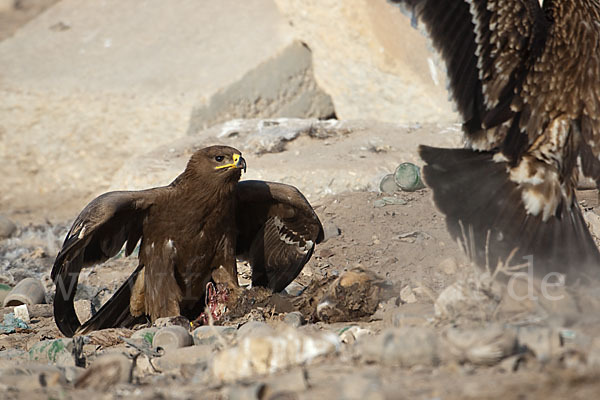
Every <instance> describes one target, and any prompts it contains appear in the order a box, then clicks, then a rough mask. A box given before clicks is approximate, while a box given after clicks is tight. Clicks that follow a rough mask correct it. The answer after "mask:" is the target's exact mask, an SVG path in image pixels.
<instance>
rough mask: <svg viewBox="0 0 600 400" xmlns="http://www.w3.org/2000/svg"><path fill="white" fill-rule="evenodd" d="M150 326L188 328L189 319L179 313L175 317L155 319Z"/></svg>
mask: <svg viewBox="0 0 600 400" xmlns="http://www.w3.org/2000/svg"><path fill="white" fill-rule="evenodd" d="M152 326H155V327H157V328H164V327H166V326H181V327H183V328H186V329H188V328H189V327H190V320H189V319H187V318H186V317H183V316H181V315H179V316H176V317H164V318H158V319H157V320H156V321H154V323H153V324H152Z"/></svg>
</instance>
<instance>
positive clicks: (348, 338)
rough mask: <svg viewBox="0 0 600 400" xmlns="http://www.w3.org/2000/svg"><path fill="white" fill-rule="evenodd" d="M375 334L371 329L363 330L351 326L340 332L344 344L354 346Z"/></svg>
mask: <svg viewBox="0 0 600 400" xmlns="http://www.w3.org/2000/svg"><path fill="white" fill-rule="evenodd" d="M372 334H373V332H371V330H369V329H364V328H361V327H360V326H356V325H354V326H349V327H346V328H344V329H342V330H341V331H340V340H341V342H342V343H346V344H354V343H355V342H356V341H357V340H360V339H361V338H363V337H364V336H367V335H372Z"/></svg>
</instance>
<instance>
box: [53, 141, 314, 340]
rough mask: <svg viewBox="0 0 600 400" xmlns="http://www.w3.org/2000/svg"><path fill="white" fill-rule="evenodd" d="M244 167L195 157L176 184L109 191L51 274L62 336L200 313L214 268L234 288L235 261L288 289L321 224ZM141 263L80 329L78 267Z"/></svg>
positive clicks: (256, 279) (233, 155)
mask: <svg viewBox="0 0 600 400" xmlns="http://www.w3.org/2000/svg"><path fill="white" fill-rule="evenodd" d="M242 169H244V170H245V169H246V162H245V160H244V159H243V158H242V157H241V154H240V152H239V151H237V150H236V149H233V148H231V147H226V146H213V147H208V148H205V149H202V150H199V151H197V152H196V153H195V154H194V155H193V156H192V157H191V159H190V161H189V162H188V165H187V167H186V169H185V171H184V172H183V173H182V174H181V175H179V177H177V178H176V179H175V180H174V181H173V182H172V183H171V184H170V185H168V186H164V187H158V188H153V189H148V190H141V191H122V192H110V193H105V194H103V195H101V196H99V197H97V198H96V199H94V200H93V201H92V202H90V204H88V205H87V206H86V207H85V208H84V209H83V211H82V212H81V213H80V214H79V216H78V217H77V219H76V220H75V222H74V223H73V226H72V227H71V230H70V231H69V233H68V234H67V237H66V239H65V242H64V244H63V247H62V249H61V251H60V252H59V253H58V255H57V257H56V261H55V263H54V267H53V269H52V274H51V276H52V279H53V280H54V282H55V284H56V294H55V297H54V316H55V320H56V324H57V326H58V327H59V329H60V331H61V332H62V333H63V334H65V335H66V336H73V335H74V334H75V333H85V332H89V331H92V330H96V329H102V328H109V327H116V326H129V325H131V324H133V323H134V322H135V321H136V320H137V319H139V318H140V317H142V318H143V317H145V316H148V317H149V318H150V319H151V320H155V319H157V318H160V317H166V316H173V315H185V316H187V317H188V318H194V317H196V316H197V315H198V314H200V312H201V311H202V309H203V307H204V291H205V288H206V285H207V283H208V282H209V281H210V279H211V273H212V271H213V270H214V269H216V268H219V267H220V266H223V267H224V268H225V270H226V271H227V272H228V273H229V274H230V275H231V276H232V277H235V280H236V281H237V271H236V256H240V257H246V258H247V259H248V260H249V261H250V264H251V266H252V268H253V284H255V285H262V286H265V287H268V288H270V289H272V290H274V291H281V290H283V289H284V288H285V287H286V286H287V285H288V284H289V283H290V282H291V281H292V280H293V279H294V278H295V277H296V276H297V275H298V273H299V272H300V270H301V269H302V267H303V266H304V264H306V262H307V261H308V260H309V258H310V256H311V255H312V252H313V249H314V244H315V243H318V242H320V241H321V240H322V239H323V229H322V226H321V223H320V221H319V219H318V217H317V215H316V214H315V213H314V211H313V209H312V208H311V206H310V204H309V203H308V201H307V200H306V199H305V198H304V196H303V195H302V194H301V193H300V192H299V191H298V190H297V189H296V188H294V187H292V186H289V185H284V184H281V183H272V182H263V181H243V182H238V180H239V179H240V176H241V170H242ZM140 240H141V243H140V249H139V256H138V258H139V265H138V267H137V269H136V270H135V271H134V272H133V273H132V275H131V276H130V277H129V278H128V280H127V281H126V282H125V283H124V284H123V285H122V286H121V287H120V288H119V289H118V290H117V292H116V293H115V294H114V295H113V297H112V298H111V299H110V300H109V301H108V302H107V303H106V304H105V305H104V306H103V307H102V308H101V309H100V310H99V311H98V313H96V314H95V315H94V316H93V317H92V318H91V319H90V320H89V321H87V322H86V323H85V324H84V325H83V326H81V323H80V321H79V320H78V318H77V316H76V314H75V310H74V307H73V298H74V296H75V291H76V287H77V279H78V276H79V272H80V271H81V268H83V267H86V266H90V265H93V264H97V263H99V262H102V261H105V260H107V259H109V258H111V257H113V256H115V255H116V254H117V253H118V252H119V251H120V250H121V248H122V247H123V245H125V254H126V255H130V254H131V253H132V252H133V250H134V249H135V247H136V245H137V243H138V242H139V241H140Z"/></svg>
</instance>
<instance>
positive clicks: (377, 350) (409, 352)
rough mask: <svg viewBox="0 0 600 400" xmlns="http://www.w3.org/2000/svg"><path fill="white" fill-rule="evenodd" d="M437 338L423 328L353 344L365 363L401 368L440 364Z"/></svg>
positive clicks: (393, 331) (390, 331) (396, 330)
mask: <svg viewBox="0 0 600 400" xmlns="http://www.w3.org/2000/svg"><path fill="white" fill-rule="evenodd" d="M439 346H440V343H439V340H438V337H437V335H436V333H435V332H434V331H433V330H432V329H427V328H393V329H388V330H386V331H384V332H383V333H381V334H380V335H377V336H369V337H367V338H365V340H361V341H359V342H358V343H357V352H358V354H359V356H360V357H362V358H363V359H364V360H365V361H367V362H378V363H382V364H383V365H386V366H400V367H405V368H410V367H414V366H417V365H422V366H435V365H438V364H439V363H440V357H439V353H438V347H439Z"/></svg>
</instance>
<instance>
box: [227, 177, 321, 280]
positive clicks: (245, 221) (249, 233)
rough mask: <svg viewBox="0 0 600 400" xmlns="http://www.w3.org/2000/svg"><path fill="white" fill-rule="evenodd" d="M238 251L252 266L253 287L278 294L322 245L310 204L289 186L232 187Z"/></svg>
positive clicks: (257, 183) (242, 184) (260, 183)
mask: <svg viewBox="0 0 600 400" xmlns="http://www.w3.org/2000/svg"><path fill="white" fill-rule="evenodd" d="M237 201H238V205H237V211H236V218H237V228H238V237H237V246H236V247H237V249H236V253H237V254H238V255H246V256H247V257H248V259H249V261H250V264H251V266H252V282H253V285H259V286H265V287H268V288H270V289H272V290H273V291H276V292H278V291H281V290H283V289H284V288H285V287H286V286H287V285H288V284H289V283H290V282H291V281H293V280H294V279H295V278H296V276H298V274H299V273H300V271H301V270H302V268H303V267H304V265H305V264H306V263H307V262H308V260H309V259H310V257H311V255H312V253H313V249H314V245H315V244H316V243H319V242H320V241H321V240H323V227H322V225H321V222H320V221H319V218H318V217H317V214H316V213H315V212H314V210H313V208H312V207H311V205H310V203H309V202H308V200H306V198H305V197H304V196H303V195H302V193H300V191H299V190H298V189H296V188H295V187H293V186H289V185H285V184H282V183H273V182H263V181H243V182H240V183H238V186H237Z"/></svg>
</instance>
